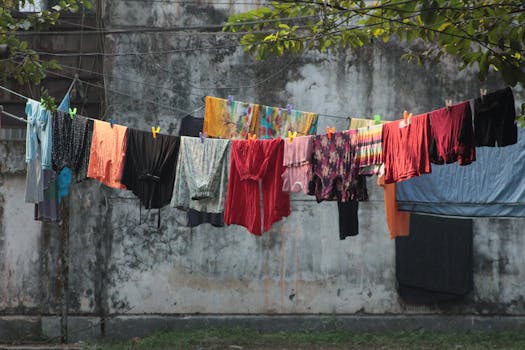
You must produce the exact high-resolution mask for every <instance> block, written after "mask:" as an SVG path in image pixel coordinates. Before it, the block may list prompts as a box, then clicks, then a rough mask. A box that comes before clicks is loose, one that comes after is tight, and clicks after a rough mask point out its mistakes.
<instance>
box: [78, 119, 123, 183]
mask: <svg viewBox="0 0 525 350" xmlns="http://www.w3.org/2000/svg"><path fill="white" fill-rule="evenodd" d="M127 131H128V128H127V127H125V126H122V125H116V124H113V127H111V126H110V124H109V123H107V122H104V121H100V120H95V122H94V124H93V138H92V140H91V150H90V153H89V167H88V174H87V176H88V177H90V178H92V179H95V180H98V181H100V182H102V183H103V184H105V185H106V186H109V187H113V188H126V187H125V186H124V185H122V184H121V183H120V179H121V177H122V170H123V168H124V157H125V155H126V135H127Z"/></svg>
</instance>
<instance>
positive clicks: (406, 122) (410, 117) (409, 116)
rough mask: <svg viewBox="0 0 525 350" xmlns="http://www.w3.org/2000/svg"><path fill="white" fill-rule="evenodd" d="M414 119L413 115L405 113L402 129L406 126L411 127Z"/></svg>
mask: <svg viewBox="0 0 525 350" xmlns="http://www.w3.org/2000/svg"><path fill="white" fill-rule="evenodd" d="M411 119H412V113H408V112H407V111H404V112H403V120H402V121H401V123H399V127H400V128H404V127H405V126H408V125H410V120H411Z"/></svg>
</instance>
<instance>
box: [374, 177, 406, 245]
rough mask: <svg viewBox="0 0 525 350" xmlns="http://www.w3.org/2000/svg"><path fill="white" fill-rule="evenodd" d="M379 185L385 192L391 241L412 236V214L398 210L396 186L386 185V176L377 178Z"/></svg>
mask: <svg viewBox="0 0 525 350" xmlns="http://www.w3.org/2000/svg"><path fill="white" fill-rule="evenodd" d="M377 184H378V185H379V186H381V187H383V190H384V191H383V192H384V195H385V214H386V224H387V226H388V231H389V233H390V239H394V238H395V237H402V236H408V235H409V234H410V212H406V211H399V210H397V202H396V184H395V183H391V184H385V177H384V175H381V176H378V177H377Z"/></svg>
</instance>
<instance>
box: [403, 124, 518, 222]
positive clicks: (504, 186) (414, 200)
mask: <svg viewBox="0 0 525 350" xmlns="http://www.w3.org/2000/svg"><path fill="white" fill-rule="evenodd" d="M476 156H477V160H476V161H475V162H473V163H472V164H471V165H466V166H458V164H447V165H436V166H432V173H431V174H426V175H422V176H420V177H415V178H412V179H410V180H407V181H402V182H398V183H397V184H396V197H397V202H398V209H399V210H403V211H412V212H421V213H429V214H437V215H447V216H463V217H525V128H518V143H517V144H514V145H511V146H506V147H479V148H477V149H476Z"/></svg>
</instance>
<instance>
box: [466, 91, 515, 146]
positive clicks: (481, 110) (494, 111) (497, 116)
mask: <svg viewBox="0 0 525 350" xmlns="http://www.w3.org/2000/svg"><path fill="white" fill-rule="evenodd" d="M474 134H475V139H476V146H478V147H479V146H492V147H494V146H498V147H503V146H508V145H513V144H515V143H516V142H518V129H517V126H516V107H515V106H514V96H513V94H512V90H511V89H510V88H506V89H502V90H498V91H495V92H493V93H490V94H487V95H485V96H483V97H478V98H476V99H475V100H474Z"/></svg>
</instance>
